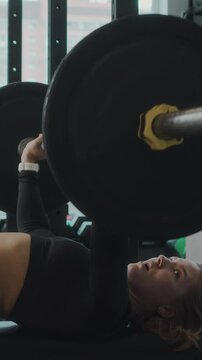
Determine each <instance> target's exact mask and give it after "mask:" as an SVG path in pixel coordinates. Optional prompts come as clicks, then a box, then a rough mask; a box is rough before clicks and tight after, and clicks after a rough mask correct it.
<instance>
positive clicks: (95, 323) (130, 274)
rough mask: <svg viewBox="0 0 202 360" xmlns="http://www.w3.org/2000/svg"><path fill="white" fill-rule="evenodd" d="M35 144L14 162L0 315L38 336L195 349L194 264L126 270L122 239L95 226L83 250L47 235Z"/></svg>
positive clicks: (201, 336) (161, 260) (201, 269)
mask: <svg viewBox="0 0 202 360" xmlns="http://www.w3.org/2000/svg"><path fill="white" fill-rule="evenodd" d="M42 141H43V139H42V135H41V134H40V135H39V136H38V137H37V138H36V139H34V140H32V141H30V142H29V143H28V144H27V145H26V147H25V148H24V150H23V153H22V156H21V163H20V164H19V194H18V204H17V225H18V233H11V232H10V233H1V234H0V317H1V318H3V319H6V320H12V321H14V322H15V323H17V324H18V325H19V326H21V327H22V328H25V329H26V330H29V331H30V332H32V333H34V334H36V335H38V336H45V337H47V336H48V337H49V336H53V337H54V338H55V337H58V336H59V337H65V338H67V339H70V340H82V341H88V340H104V339H111V338H116V337H117V336H122V335H124V334H127V333H128V331H129V329H130V331H131V329H132V330H135V331H138V329H139V330H141V329H143V330H145V329H146V330H149V331H151V332H154V333H157V334H158V335H159V336H160V337H161V338H163V339H164V340H165V341H166V342H167V343H169V344H174V345H175V348H176V347H177V348H178V349H185V348H188V347H190V346H192V345H195V346H196V347H200V342H201V340H202V266H201V265H199V264H196V263H194V262H192V261H188V260H186V259H181V258H177V257H171V258H167V257H165V256H163V255H160V256H158V257H155V258H151V259H149V260H147V261H143V262H141V261H140V262H137V263H131V264H128V261H127V259H128V244H127V241H125V239H123V238H121V237H120V238H119V237H118V236H117V235H113V234H109V233H108V232H107V231H105V229H104V228H101V227H96V226H95V225H94V228H93V239H92V245H91V248H90V249H89V248H87V247H85V246H83V245H82V244H80V243H78V242H76V241H73V240H71V239H67V238H63V237H61V236H60V237H58V236H57V235H55V234H53V233H52V231H51V230H50V228H49V223H48V219H47V216H46V214H45V211H44V208H43V204H42V202H41V198H40V193H39V187H38V170H39V169H38V167H39V165H38V162H39V161H40V160H44V159H45V158H46V154H45V152H44V150H43V149H42V147H41V144H42ZM52 196H54V194H52Z"/></svg>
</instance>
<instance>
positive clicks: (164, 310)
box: [157, 305, 176, 319]
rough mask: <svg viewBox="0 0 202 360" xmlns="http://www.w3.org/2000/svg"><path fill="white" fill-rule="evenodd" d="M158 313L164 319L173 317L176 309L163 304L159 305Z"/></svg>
mask: <svg viewBox="0 0 202 360" xmlns="http://www.w3.org/2000/svg"><path fill="white" fill-rule="evenodd" d="M157 313H158V314H159V315H160V316H161V317H162V318H164V319H171V318H173V317H175V315H176V309H174V308H173V307H172V306H168V305H162V306H159V308H158V310H157Z"/></svg>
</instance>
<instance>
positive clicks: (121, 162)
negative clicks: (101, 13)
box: [42, 15, 202, 239]
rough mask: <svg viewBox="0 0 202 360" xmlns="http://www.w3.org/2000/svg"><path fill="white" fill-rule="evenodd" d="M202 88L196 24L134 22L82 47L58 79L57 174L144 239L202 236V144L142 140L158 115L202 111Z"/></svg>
mask: <svg viewBox="0 0 202 360" xmlns="http://www.w3.org/2000/svg"><path fill="white" fill-rule="evenodd" d="M201 84H202V28H201V27H200V26H198V25H196V24H194V23H192V22H190V21H187V20H183V19H180V18H177V17H172V16H163V15H141V16H135V17H134V16H131V17H128V18H124V19H120V20H116V21H113V22H112V23H110V24H108V25H105V26H103V27H102V28H100V29H98V30H96V31H95V32H93V33H92V34H90V35H89V36H87V37H86V38H85V39H84V40H83V41H81V42H80V43H79V44H78V45H77V46H76V47H75V48H74V49H73V50H72V51H71V53H70V54H69V55H67V56H66V57H65V58H64V59H63V61H62V62H61V64H60V66H59V67H58V69H57V71H56V73H55V75H54V77H53V79H52V82H51V85H50V87H49V89H48V93H47V96H46V99H45V103H44V104H45V105H44V109H43V121H42V124H43V129H44V132H45V144H46V147H47V152H48V160H49V164H50V168H51V170H52V172H53V174H54V176H55V178H56V179H57V181H58V183H59V184H60V186H61V187H62V188H63V190H64V191H65V193H66V194H67V195H68V197H69V198H70V200H71V201H72V202H73V203H74V204H75V205H76V206H77V207H78V208H79V209H80V210H81V211H82V212H84V213H85V214H86V215H87V216H88V217H90V218H91V219H92V220H94V221H97V222H98V223H100V224H103V225H106V226H107V227H108V228H109V229H110V230H111V231H113V232H119V233H123V234H125V235H129V236H130V235H135V236H137V237H139V238H140V239H147V238H148V239H149V238H152V239H161V238H165V239H166V238H167V239H169V238H174V237H179V236H182V235H188V234H191V233H193V232H195V231H199V230H201V228H202V188H201V184H202V170H201V166H200V154H201V152H202V142H201V139H200V138H194V139H186V140H185V141H184V143H183V144H182V145H180V146H176V147H172V148H170V149H168V150H166V151H162V152H154V151H152V150H150V149H149V147H148V146H147V145H146V144H145V143H143V142H142V141H141V140H139V139H138V138H137V129H138V123H139V115H140V114H141V113H142V112H145V111H147V110H148V109H150V108H151V107H153V106H154V105H157V104H161V103H168V104H171V105H176V106H177V107H178V108H179V109H186V108H191V107H194V106H201V103H202V86H201ZM57 138H60V144H59V146H58V143H57V140H56V139H57ZM64 154H65V155H66V158H67V161H66V165H64V161H63V160H62V161H61V159H63V156H64Z"/></svg>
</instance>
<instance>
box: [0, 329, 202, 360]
mask: <svg viewBox="0 0 202 360" xmlns="http://www.w3.org/2000/svg"><path fill="white" fill-rule="evenodd" d="M0 349H1V358H2V359H3V360H10V359H12V360H13V359H15V360H17V359H19V360H32V359H33V360H35V359H36V360H45V359H48V360H63V359H64V360H73V359H76V360H99V359H100V360H101V359H102V360H103V359H105V360H111V359H124V360H131V359H134V360H135V359H137V360H148V359H149V358H151V356H152V359H155V360H200V359H201V355H200V353H199V352H198V351H197V350H195V349H189V350H186V351H181V352H173V351H172V350H171V349H170V347H169V346H168V345H166V344H165V343H164V342H163V341H161V340H160V339H159V338H158V337H157V336H156V335H153V334H150V333H142V334H140V333H133V334H130V335H127V336H125V337H122V338H119V339H115V340H110V341H97V342H73V341H68V340H67V341H66V340H64V339H62V340H59V339H52V338H51V339H49V338H43V339H42V338H37V337H36V336H32V335H31V334H29V333H25V332H23V331H22V330H21V329H20V328H19V327H18V326H17V325H16V324H14V323H10V322H8V323H7V322H5V324H4V325H3V326H1V328H0Z"/></svg>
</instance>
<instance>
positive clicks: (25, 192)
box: [17, 171, 55, 237]
mask: <svg viewBox="0 0 202 360" xmlns="http://www.w3.org/2000/svg"><path fill="white" fill-rule="evenodd" d="M18 179H19V188H18V201H17V228H18V231H19V232H23V233H28V234H31V235H40V236H48V237H50V236H55V234H54V233H53V232H52V231H51V229H50V225H49V220H48V216H47V215H46V212H45V209H44V206H43V203H42V200H41V195H40V190H39V186H38V174H37V173H36V172H35V171H21V172H20V173H19V175H18Z"/></svg>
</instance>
